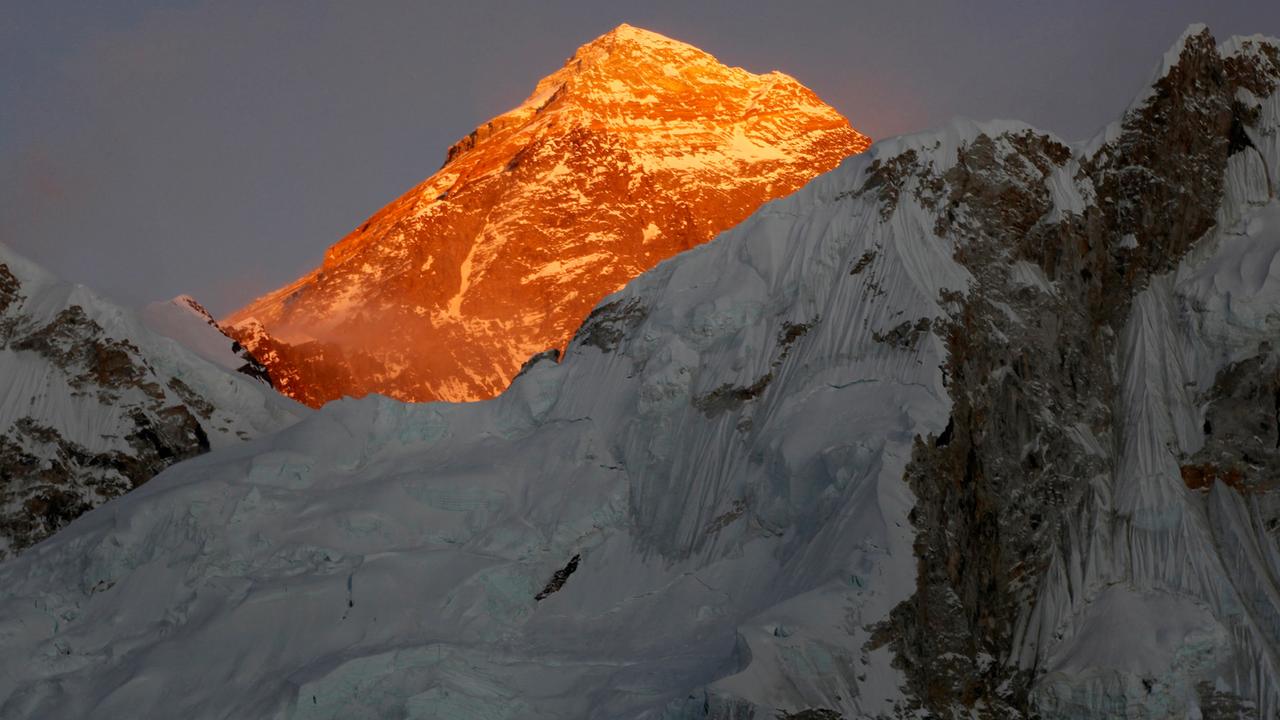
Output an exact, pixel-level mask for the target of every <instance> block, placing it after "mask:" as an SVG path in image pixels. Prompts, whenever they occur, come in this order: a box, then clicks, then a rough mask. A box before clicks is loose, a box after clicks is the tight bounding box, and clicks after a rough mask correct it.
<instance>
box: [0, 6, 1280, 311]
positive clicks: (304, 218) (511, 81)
mask: <svg viewBox="0 0 1280 720" xmlns="http://www.w3.org/2000/svg"><path fill="white" fill-rule="evenodd" d="M1196 21H1201V22H1206V23H1208V24H1209V25H1210V27H1211V28H1212V29H1213V31H1214V33H1215V34H1216V35H1217V36H1218V37H1219V38H1223V37H1226V36H1228V35H1232V34H1242V33H1243V34H1251V33H1255V32H1258V33H1263V34H1269V35H1280V2H1274V1H1273V0H1251V1H1249V2H1244V1H1240V0H1236V1H1232V0H1217V1H1207V0H1206V1H1198V2H1197V1H1192V0H1142V1H1140V2H1139V1H1125V0H1107V1H1102V0H1073V1H1071V2H1063V1H1062V0H1054V1H1052V2H1049V1H1042V0H1023V1H1021V2H1015V1H1014V0H999V1H997V0H989V1H983V2H978V1H967V2H960V1H959V0H957V1H956V2H922V1H917V2H913V1H911V0H896V1H883V2H881V1H877V2H851V1H845V2H834V1H817V2H785V3H781V2H780V3H768V2H758V1H752V0H732V1H728V2H689V0H679V1H672V2H667V1H663V0H659V1H656V2H648V3H635V2H618V3H610V4H606V3H588V2H552V1H549V0H544V1H541V2H506V3H493V2H482V1H478V0H465V1H463V0H457V1H455V2H447V3H446V2H409V1H408V0H378V1H374V0H366V1H363V2H357V1H355V0H328V1H326V0H313V1H310V2H301V1H299V2H285V1H278V2H269V3H268V2H261V1H260V0H258V1H252V2H242V1H240V0H164V1H161V0H115V1H113V2H110V3H108V2H102V1H101V0H9V1H8V2H6V3H5V8H4V11H3V13H0V240H2V241H4V242H7V243H9V244H11V245H12V246H14V247H16V248H18V249H19V250H20V251H22V252H23V253H25V254H27V255H29V256H31V257H33V259H35V260H37V261H39V262H41V263H43V264H45V265H46V266H47V267H49V268H50V269H51V270H53V271H54V272H56V273H58V274H60V275H62V276H63V277H66V278H68V279H71V280H75V281H78V282H83V283H85V284H88V285H91V286H93V287H95V288H98V289H100V290H103V291H105V292H106V293H108V294H109V295H112V296H114V297H116V298H117V299H120V300H122V301H125V302H130V303H142V302H147V301H150V300H155V299H161V298H166V297H170V296H172V295H175V294H178V293H180V292H188V293H191V294H193V295H195V296H196V297H197V298H199V299H200V300H201V301H203V302H205V303H206V304H207V305H208V306H209V307H210V309H211V310H213V311H214V312H215V313H216V314H220V313H224V312H227V311H229V310H232V309H234V308H235V307H237V306H238V305H240V304H241V303H243V302H246V301H248V300H249V299H251V298H252V297H254V296H255V295H257V294H259V293H261V292H264V291H266V290H269V289H272V288H274V287H276V286H278V285H280V284H282V283H284V282H286V281H288V280H291V279H293V278H294V277H296V276H297V275H299V274H300V273H302V272H303V271H305V270H307V269H309V268H311V267H312V266H314V265H315V264H316V263H317V262H318V261H319V260H320V258H321V256H322V254H323V252H324V249H325V248H327V247H328V246H329V245H330V244H332V243H333V242H335V241H336V240H338V239H339V238H340V237H342V236H343V235H344V234H346V233H347V232H348V231H349V230H350V229H351V228H353V227H355V226H356V225H358V224H359V223H360V222H361V221H363V220H364V219H365V218H366V217H367V216H368V215H370V214H371V213H372V212H374V211H376V210H377V209H378V208H379V207H381V206H382V205H384V204H385V203H387V202H389V201H391V200H392V199H394V198H395V197H396V196H398V195H399V194H400V193H402V192H403V191H405V190H406V189H408V188H409V187H410V186H412V185H413V184H415V183H416V182H418V181H419V180H422V179H423V178H425V177H427V176H428V175H430V174H431V173H432V172H434V171H435V170H436V169H437V168H438V167H439V165H440V163H441V161H442V160H443V157H444V152H445V149H446V148H447V147H448V146H449V144H450V143H452V142H453V141H454V140H456V139H457V138H458V137H460V136H462V135H464V134H466V133H467V132H470V130H471V129H472V128H473V127H474V126H476V125H477V124H479V123H481V122H483V121H484V120H486V119H488V118H489V117H491V116H493V115H496V114H498V113H500V112H502V111H504V110H506V109H508V108H509V107H511V106H514V105H516V104H517V103H519V102H520V101H521V100H523V99H524V97H525V95H527V94H528V93H529V92H530V91H531V90H532V88H533V85H534V83H535V82H536V81H537V80H538V79H539V78H540V77H542V76H543V75H546V74H548V73H549V72H551V71H552V70H554V69H556V68H557V67H559V66H560V65H561V63H562V62H563V61H564V58H566V57H568V56H569V55H570V54H571V53H572V52H573V50H574V49H575V48H576V47H577V46H578V45H581V44H582V43H584V42H587V41H589V40H591V39H592V38H593V37H595V36H597V35H599V34H601V33H603V32H605V31H607V30H609V29H610V28H611V27H613V26H615V25H617V24H618V23H620V22H629V23H631V24H633V25H637V26H640V27H644V28H648V29H651V30H655V31H658V32H661V33H664V34H667V35H670V36H672V37H675V38H677V39H680V40H684V41H686V42H690V43H693V44H694V45H697V46H699V47H701V48H703V49H704V50H707V51H708V52H710V53H712V54H714V55H716V56H717V57H718V58H719V59H720V60H721V61H723V62H725V63H728V64H730V65H740V66H743V67H745V68H747V69H749V70H752V71H756V72H764V71H768V70H772V69H779V70H782V71H784V72H787V73H789V74H791V75H793V76H795V77H796V78H798V79H799V80H800V81H801V82H803V83H805V84H806V85H808V86H810V87H812V88H813V89H814V90H816V91H817V92H818V93H819V94H820V95H821V96H822V97H823V98H824V99H826V100H827V101H828V102H829V103H831V104H832V105H834V106H835V107H836V108H838V109H839V110H840V111H842V112H843V113H844V114H845V115H847V116H848V117H849V118H850V120H851V121H852V122H853V124H854V126H855V127H857V128H858V129H860V130H862V131H864V132H866V133H868V134H870V135H871V136H872V137H873V138H876V139H880V138H883V137H887V136H890V135H896V134H900V133H903V132H911V131H915V130H921V129H927V128H929V127H933V126H936V125H939V124H942V123H944V122H946V121H947V120H948V119H949V118H951V117H953V116H956V115H963V116H968V117H974V118H989V117H1013V118H1018V119H1021V120H1026V121H1028V122H1030V123H1032V124H1033V125H1036V126H1039V127H1042V128H1044V129H1046V130H1052V131H1054V132H1057V133H1058V134H1060V135H1062V136H1063V137H1065V138H1066V139H1069V140H1070V139H1080V138H1084V137H1087V136H1089V135H1092V134H1093V132H1094V131H1095V130H1096V129H1097V128H1098V127H1100V126H1101V125H1103V124H1105V123H1106V122H1107V121H1109V120H1110V119H1112V118H1114V117H1115V116H1116V115H1117V114H1118V113H1119V112H1120V111H1121V110H1122V109H1123V108H1124V106H1125V105H1126V104H1127V103H1128V101H1129V99H1130V98H1131V97H1132V96H1133V95H1134V94H1135V93H1136V92H1137V90H1138V89H1139V87H1140V86H1142V85H1143V84H1144V83H1145V82H1146V80H1147V79H1148V77H1149V76H1150V73H1151V71H1152V68H1153V66H1154V65H1155V64H1156V63H1157V61H1158V60H1159V58H1160V56H1161V55H1162V54H1163V52H1164V51H1165V50H1166V49H1167V48H1168V46H1169V45H1170V44H1171V43H1172V42H1173V41H1174V39H1175V38H1177V36H1178V35H1179V34H1180V33H1181V32H1182V30H1183V29H1184V28H1185V27H1186V25H1188V24H1189V23H1191V22H1196Z"/></svg>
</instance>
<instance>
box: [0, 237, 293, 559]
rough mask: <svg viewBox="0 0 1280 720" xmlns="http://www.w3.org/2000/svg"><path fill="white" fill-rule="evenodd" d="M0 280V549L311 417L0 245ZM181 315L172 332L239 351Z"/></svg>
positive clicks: (18, 546)
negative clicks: (185, 464)
mask: <svg viewBox="0 0 1280 720" xmlns="http://www.w3.org/2000/svg"><path fill="white" fill-rule="evenodd" d="M0 286H3V287H0V296H2V297H0V376H3V378H4V383H3V386H0V471H2V472H3V478H2V479H3V482H2V483H0V499H2V501H3V502H2V503H0V504H2V505H3V508H2V509H0V556H3V555H5V554H8V553H9V552H12V551H14V550H17V549H21V548H22V547H25V546H26V545H29V544H31V543H33V542H35V541H38V540H40V539H42V538H43V537H45V536H46V535H47V534H48V533H50V532H52V531H54V530H56V529H57V528H58V527H60V526H61V525H64V524H66V522H68V521H69V520H71V519H72V518H73V517H75V516H76V515H78V514H79V513H81V512H84V511H85V510H88V509H89V508H91V507H94V506H97V505H99V504H101V503H102V502H105V501H106V500H107V499H109V498H111V497H114V496H116V495H119V494H121V493H123V492H126V491H128V490H129V489H131V488H133V487H135V486H137V485H139V484H141V483H142V482H145V481H146V480H147V479H149V478H150V477H151V476H152V475H154V474H155V473H156V472H158V471H159V470H160V469H162V468H163V467H165V466H167V465H170V464H172V463H173V462H175V461H176V460H178V459H180V458H182V457H186V456H189V455H191V454H194V453H198V452H202V451H205V450H208V449H209V448H211V447H212V448H220V447H225V446H229V445H234V444H238V443H239V442H241V441H243V440H245V439H248V438H252V437H258V436H261V435H264V434H268V433H270V432H274V431H276V430H279V429H281V428H283V427H285V426H287V425H289V424H291V423H293V422H295V421H296V420H297V419H298V418H300V417H301V416H302V414H303V413H304V412H306V409H305V408H304V407H302V406H301V405H298V404H297V403H295V402H293V401H290V400H288V399H286V398H282V397H280V396H278V395H277V394H276V393H275V392H273V391H272V390H271V389H270V387H269V386H268V385H266V384H264V383H262V382H260V381H258V380H255V379H251V378H250V377H249V376H247V375H243V374H241V373H238V372H235V371H234V369H232V368H230V367H227V366H226V365H220V364H218V363H216V362H210V361H209V360H206V359H205V358H204V357H203V356H202V354H201V352H199V351H197V352H192V351H190V350H188V349H187V348H186V347H184V346H183V345H180V344H179V343H178V342H176V341H174V340H173V339H171V338H168V337H164V336H162V335H159V334H156V333H154V332H152V331H151V330H149V329H148V328H147V327H146V325H145V324H144V323H143V321H142V320H141V319H140V318H139V317H137V316H136V315H134V314H133V313H131V312H129V311H127V310H125V309H123V308H120V307H117V306H115V305H113V304H111V303H110V302H108V301H106V300H105V299H103V298H101V297H99V296H97V295H95V294H94V293H93V292H92V291H90V290H88V289H86V288H84V287H82V286H73V285H70V284H67V283H63V282H60V281H58V280H57V279H55V278H53V277H52V276H50V275H49V274H48V273H46V272H45V271H43V270H42V269H40V268H39V267H37V266H36V265H34V264H33V263H31V262H29V261H27V260H25V259H24V258H22V257H20V256H18V255H17V254H16V253H14V252H13V251H12V250H10V249H9V248H7V247H5V246H2V245H0ZM170 320H171V322H170V323H169V325H168V327H169V331H170V332H173V333H175V334H185V335H186V336H187V337H200V338H202V339H203V341H204V343H205V349H206V350H208V351H209V352H213V351H220V352H223V353H227V354H232V353H231V349H232V343H233V341H232V340H231V339H230V338H227V337H226V336H223V335H221V334H219V333H217V332H216V331H214V330H213V329H212V328H210V327H209V326H208V325H205V324H204V321H203V320H202V319H199V318H197V317H196V316H194V315H191V314H190V313H188V317H187V318H186V319H185V320H184V319H183V318H181V317H173V318H170ZM184 322H185V323H186V329H185V330H184V329H183V327H184ZM210 332H211V333H212V334H213V335H215V336H216V337H210V336H208V335H207V334H206V333H210ZM217 338H221V340H218V339H217ZM240 364H241V365H244V364H245V360H243V359H242V360H240Z"/></svg>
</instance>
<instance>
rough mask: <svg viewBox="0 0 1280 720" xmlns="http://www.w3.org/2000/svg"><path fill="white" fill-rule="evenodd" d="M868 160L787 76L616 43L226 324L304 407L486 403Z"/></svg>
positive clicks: (554, 79) (625, 32)
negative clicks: (645, 284) (549, 352)
mask: <svg viewBox="0 0 1280 720" xmlns="http://www.w3.org/2000/svg"><path fill="white" fill-rule="evenodd" d="M868 144H869V141H868V139H867V138H866V137H865V136H864V135H861V134H860V133H858V132H857V131H855V130H853V129H852V128H851V127H850V126H849V123H848V121H846V120H845V119H844V118H843V117H841V116H840V114H839V113H837V112H836V111H835V110H833V109H832V108H830V107H828V106H827V105H825V104H824V103H823V102H822V101H821V100H820V99H819V98H818V97H817V96H816V95H814V93H813V92H811V91H810V90H809V89H807V88H805V87H804V86H803V85H801V84H800V83H798V82H796V81H795V80H793V79H792V78H790V77H788V76H786V75H783V74H781V73H778V72H773V73H769V74H767V75H753V74H751V73H749V72H747V71H745V70H742V69H740V68H729V67H726V66H724V65H721V64H720V63H719V62H717V61H716V59H715V58H713V57H711V56H710V55H708V54H706V53H704V52H702V51H700V50H698V49H696V48H694V47H691V46H689V45H686V44H683V43H680V42H676V41H674V40H670V39H668V38H665V37H663V36H661V35H656V34H654V33H650V32H647V31H644V30H639V29H636V28H632V27H629V26H626V25H623V26H621V27H619V28H617V29H615V30H613V31H612V32H610V33H608V34H606V35H604V36H602V37H600V38H598V39H596V40H595V41H593V42H591V43H589V44H587V45H585V46H583V47H582V48H580V49H579V50H578V52H577V53H576V54H574V56H573V57H572V58H570V59H569V61H568V62H567V63H566V64H565V66H564V67H563V68H561V69H560V70H558V71H557V72H555V73H554V74H552V75H550V76H549V77H547V78H545V79H544V80H542V81H541V82H540V83H538V86H537V88H536V89H535V90H534V93H533V95H532V96H530V97H529V99H528V100H526V101H525V102H524V104H522V105H520V106H519V107H517V108H516V109H514V110H512V111H510V112H508V113H506V114H504V115H501V116H499V117H497V118H494V119H493V120H491V121H489V122H488V123H486V124H485V125H483V126H481V127H479V128H477V129H476V130H475V131H474V132H472V133H471V134H470V135H468V136H467V137H465V138H463V139H462V140H460V141H459V142H458V143H456V144H455V145H454V146H453V147H452V148H450V149H449V154H448V160H447V161H446V163H445V165H444V167H442V168H441V169H440V171H439V172H437V173H436V174H435V175H433V176H431V177H430V178H428V179H427V180H426V181H425V182H423V183H422V184H421V185H419V186H417V187H416V188H414V189H412V190H410V191H409V192H408V193H406V194H405V195H404V196H403V197H401V198H400V199H398V200H396V201H395V202H393V203H392V204H390V205H388V206H387V207H385V208H383V209H382V210H381V211H379V212H378V213H377V214H376V215H374V216H373V217H372V218H370V219H369V220H368V221H367V222H365V223H364V224H363V225H361V226H360V227H359V228H358V229H357V230H356V231H354V232H352V233H351V234H350V235H348V236H347V237H346V238H344V239H343V240H342V241H341V242H339V243H338V244H336V245H334V246H333V247H332V248H330V249H329V251H328V253H327V254H326V256H325V259H324V263H323V265H322V266H321V267H320V268H318V269H317V270H315V271H313V272H312V273H311V274H309V275H307V276H305V277H303V278H301V279H300V280H298V281H296V282H294V283H293V284H291V285H289V286H287V287H284V288H282V289H280V290H277V291H276V292H273V293H271V294H269V295H266V296H264V297H262V298H260V299H258V300H256V301H255V302H253V303H252V304H251V305H249V306H248V307H246V308H244V309H242V310H240V311H239V312H237V313H235V314H233V315H232V316H231V317H230V318H228V320H229V321H230V322H229V323H228V324H233V325H234V324H238V325H240V326H241V331H240V336H241V338H240V339H241V341H242V342H244V343H245V344H246V345H247V346H249V348H250V349H251V350H253V351H254V352H255V354H256V355H258V356H259V357H260V359H262V360H263V362H264V363H266V364H267V365H268V367H269V368H270V369H271V373H272V376H273V377H275V378H276V379H277V381H278V384H279V385H280V386H281V387H282V389H283V390H284V392H286V393H287V394H289V395H291V396H293V397H296V398H298V399H299V400H302V401H303V402H307V403H309V404H312V405H317V404H320V403H322V402H324V401H326V400H330V399H334V398H337V397H341V396H343V395H354V396H360V395H364V394H367V393H370V392H379V393H383V394H387V395H390V396H393V397H397V398H400V399H404V400H455V401H456V400H476V399H481V398H486V397H490V396H493V395H495V394H497V393H499V392H501V391H502V390H503V389H504V388H505V387H506V386H507V384H508V382H509V381H510V380H511V378H512V377H513V376H514V375H515V373H516V372H517V371H518V370H519V368H520V366H521V364H522V363H523V362H524V361H525V360H526V359H528V357H529V356H530V355H531V354H533V353H536V352H539V351H542V350H546V349H548V348H553V347H563V346H564V345H565V343H566V342H567V341H568V339H569V338H570V337H571V336H572V334H573V332H574V330H575V329H576V328H577V327H578V325H579V324H580V323H581V321H582V319H583V318H584V317H585V316H586V315H587V313H588V312H589V311H590V310H591V308H592V307H593V306H594V305H595V304H596V302H597V301H599V300H600V299H601V298H602V297H604V296H605V295H608V294H609V293H611V292H613V291H615V290H617V289H618V288H620V287H622V285H623V284H625V283H626V282H627V281H628V280H630V279H631V278H633V277H635V276H636V275H638V274H639V273H641V272H643V271H645V270H647V269H648V268H650V267H653V266H654V265H655V264H657V263H658V262H659V261H661V260H663V259H664V258H667V257H669V256H671V255H673V254H675V253H678V252H680V251H682V250H685V249H688V248H690V247H693V246H695V245H698V244H700V243H704V242H706V241H708V240H710V239H711V238H712V237H714V236H715V235H716V234H717V233H719V232H720V231H722V230H725V229H727V228H729V227H731V226H733V225H735V224H736V223H738V222H739V221H741V220H742V219H744V218H745V217H746V216H747V215H749V214H750V213H751V212H752V211H754V210H755V209H756V208H757V207H759V206H760V205H761V204H762V203H764V202H766V201H768V200H770V199H773V198H776V197H780V196H782V195H786V194H789V193H791V192H792V191H794V190H796V189H797V188H799V187H800V186H801V185H803V184H804V183H805V182H807V181H808V180H809V179H811V178H813V177H814V176H815V175H818V174H820V173H822V172H825V171H827V170H829V169H831V168H833V167H834V166H835V165H836V164H837V163H838V162H839V161H840V160H841V159H842V158H844V157H846V156H848V155H850V154H853V153H856V152H860V151H862V150H864V149H865V148H866V147H867V145H868ZM250 321H256V323H251V322H250ZM264 329H265V333H264V332H263V330H264Z"/></svg>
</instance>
